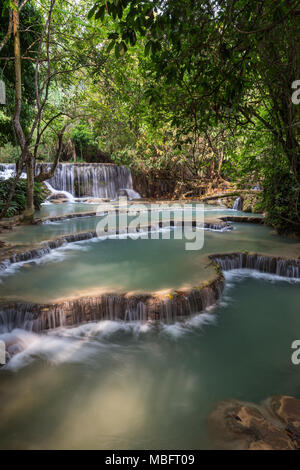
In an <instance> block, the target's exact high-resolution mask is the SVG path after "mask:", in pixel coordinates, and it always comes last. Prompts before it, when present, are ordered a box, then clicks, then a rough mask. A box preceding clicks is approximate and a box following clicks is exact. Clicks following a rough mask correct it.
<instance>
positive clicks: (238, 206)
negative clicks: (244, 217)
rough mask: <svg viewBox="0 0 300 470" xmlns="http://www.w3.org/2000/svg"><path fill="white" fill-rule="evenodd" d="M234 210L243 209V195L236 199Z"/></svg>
mask: <svg viewBox="0 0 300 470" xmlns="http://www.w3.org/2000/svg"><path fill="white" fill-rule="evenodd" d="M232 209H233V210H234V211H242V210H243V199H242V198H241V197H237V198H236V200H235V201H234V204H233V208H232Z"/></svg>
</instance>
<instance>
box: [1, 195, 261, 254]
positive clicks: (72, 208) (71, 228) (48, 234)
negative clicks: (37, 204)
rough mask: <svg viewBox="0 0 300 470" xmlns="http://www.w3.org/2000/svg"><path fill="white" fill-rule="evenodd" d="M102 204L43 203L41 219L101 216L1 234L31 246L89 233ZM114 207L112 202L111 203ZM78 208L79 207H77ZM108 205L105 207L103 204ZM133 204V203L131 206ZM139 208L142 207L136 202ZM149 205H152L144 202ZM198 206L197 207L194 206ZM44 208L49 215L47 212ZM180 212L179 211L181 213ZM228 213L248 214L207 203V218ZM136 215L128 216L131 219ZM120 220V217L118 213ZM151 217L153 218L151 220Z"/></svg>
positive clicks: (72, 219)
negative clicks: (69, 215) (79, 215)
mask: <svg viewBox="0 0 300 470" xmlns="http://www.w3.org/2000/svg"><path fill="white" fill-rule="evenodd" d="M101 206H102V205H101V204H100V205H99V204H98V205H94V204H83V203H75V204H71V203H65V204H57V205H55V204H46V205H44V206H42V208H41V211H38V212H37V213H36V214H38V218H43V217H59V216H64V215H67V214H74V213H84V212H97V213H98V214H99V216H86V217H82V216H81V217H78V218H70V219H65V220H61V221H54V222H47V223H44V224H39V225H20V226H18V227H16V228H15V229H14V230H13V231H11V232H9V233H6V234H2V235H0V239H1V240H3V241H4V240H5V241H6V242H8V243H11V244H18V245H32V244H34V243H41V242H43V241H46V240H50V239H53V238H58V237H61V236H64V235H67V234H71V233H77V232H88V231H93V230H96V226H97V223H98V222H99V220H100V219H99V218H100V214H101ZM112 206H113V205H112ZM76 207H77V208H78V209H76ZM104 207H106V206H104ZM128 207H130V205H129V206H128ZM136 207H140V205H137V206H136ZM145 207H147V208H149V207H150V206H149V204H145ZM155 207H156V210H157V211H159V210H160V207H161V205H160V204H156V205H155ZM193 207H195V206H193ZM45 211H47V212H46V214H47V215H45ZM161 212H162V213H164V211H161ZM181 212H182V211H177V212H176V213H177V214H178V213H181ZM195 215H196V211H195V209H193V210H192V211H191V216H192V217H195ZM227 215H245V213H244V212H239V211H233V210H231V209H222V208H220V207H218V206H208V205H205V206H204V217H205V219H206V220H207V219H209V220H211V219H218V217H224V216H227ZM246 215H247V216H257V215H256V214H246ZM132 218H134V217H128V220H131V219H132ZM117 220H118V216H117ZM149 220H150V219H149Z"/></svg>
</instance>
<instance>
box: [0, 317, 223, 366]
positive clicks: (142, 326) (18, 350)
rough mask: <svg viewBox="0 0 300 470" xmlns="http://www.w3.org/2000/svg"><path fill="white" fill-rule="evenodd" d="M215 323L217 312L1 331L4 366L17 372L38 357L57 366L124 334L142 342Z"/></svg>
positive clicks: (83, 356) (81, 358) (94, 351)
mask: <svg viewBox="0 0 300 470" xmlns="http://www.w3.org/2000/svg"><path fill="white" fill-rule="evenodd" d="M215 323H216V317H215V316H214V315H212V314H210V313H201V314H198V315H195V316H193V317H191V318H189V319H187V320H185V321H182V322H176V323H174V324H171V325H168V324H164V323H160V322H151V321H149V322H145V323H143V322H124V321H110V320H103V321H100V322H92V323H86V324H83V325H79V326H76V327H71V328H58V329H55V330H50V331H48V332H46V333H43V334H36V333H32V332H28V331H25V330H22V329H15V330H13V331H11V332H9V333H2V334H0V340H2V341H4V342H5V343H6V349H7V352H8V355H9V358H10V360H9V362H8V363H7V365H6V366H4V369H9V370H13V371H17V370H19V369H21V368H23V367H26V366H28V365H29V364H31V363H32V362H34V361H35V360H44V361H47V362H49V363H51V364H54V365H58V364H62V363H76V362H78V363H82V362H86V361H88V360H89V359H90V358H91V357H93V356H95V355H97V354H99V352H101V351H103V352H104V351H107V349H108V348H109V349H110V348H116V347H119V346H118V342H119V341H120V340H122V338H124V335H126V336H127V335H130V336H131V337H133V338H135V339H136V340H137V339H141V340H142V341H144V339H145V335H156V336H157V335H158V336H161V337H162V338H163V337H164V338H166V339H167V338H169V339H171V340H177V339H179V338H180V337H182V336H183V335H185V334H189V333H191V332H192V331H194V330H195V329H196V330H198V331H200V332H203V327H204V326H205V325H209V324H215Z"/></svg>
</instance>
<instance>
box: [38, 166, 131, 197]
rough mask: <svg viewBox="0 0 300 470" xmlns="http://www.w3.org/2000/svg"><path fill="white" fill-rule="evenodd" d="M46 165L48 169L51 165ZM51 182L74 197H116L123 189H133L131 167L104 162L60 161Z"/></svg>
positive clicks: (55, 187) (59, 189)
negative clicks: (75, 162)
mask: <svg viewBox="0 0 300 470" xmlns="http://www.w3.org/2000/svg"><path fill="white" fill-rule="evenodd" d="M45 166H46V170H47V168H48V167H49V165H46V164H45ZM37 170H38V171H39V168H37ZM49 183H50V185H51V186H52V187H53V188H54V189H55V190H57V191H60V192H61V191H66V192H67V193H71V194H72V196H74V197H95V198H108V199H116V198H117V197H118V195H119V191H120V190H121V189H123V188H126V189H128V190H133V186H132V177H131V171H130V169H129V168H126V167H124V166H116V165H111V164H102V163H96V164H85V163H83V164H80V163H79V164H72V163H60V164H59V165H58V166H57V169H56V171H55V174H54V176H53V177H52V178H51V179H50V180H49ZM128 196H129V197H130V195H128Z"/></svg>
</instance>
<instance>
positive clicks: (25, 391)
mask: <svg viewBox="0 0 300 470" xmlns="http://www.w3.org/2000/svg"><path fill="white" fill-rule="evenodd" d="M227 278H228V282H227V286H226V289H225V292H224V295H223V298H222V301H221V302H220V303H219V305H217V306H216V308H215V309H214V310H211V311H210V312H208V313H205V314H200V315H196V316H194V317H193V318H191V319H189V320H187V321H185V322H182V323H176V324H173V325H163V324H140V323H122V322H110V321H103V322H99V323H90V324H86V325H81V326H78V327H76V328H70V329H61V330H56V331H52V332H49V333H48V334H44V335H35V334H32V333H29V332H24V331H21V330H17V331H13V332H12V333H9V334H7V335H2V336H1V337H0V338H7V336H8V335H10V336H15V338H16V339H18V341H22V342H23V346H24V351H23V352H22V353H20V354H18V355H16V356H14V358H13V359H12V360H11V362H10V363H9V365H8V366H7V368H5V369H3V370H1V373H0V377H1V386H0V397H1V408H0V447H1V448H3V449H66V448H67V449H87V448H92V449H199V448H200V449H201V448H204V449H205V448H211V447H214V436H211V435H210V434H209V432H208V427H207V417H208V415H209V413H210V412H211V410H212V409H213V407H214V406H215V405H216V403H217V402H218V401H220V400H223V399H227V398H234V399H240V400H249V401H254V402H256V403H259V402H260V401H261V400H263V399H265V398H266V397H268V396H270V395H274V394H289V395H295V396H298V395H299V370H298V367H297V366H294V365H292V363H291V353H292V350H291V344H292V342H293V341H294V339H297V338H298V336H299V335H298V336H297V332H299V331H300V315H299V302H300V290H299V284H298V283H293V282H291V281H286V280H276V279H275V278H272V276H267V275H261V274H260V275H258V274H257V273H254V274H252V275H250V274H249V275H247V274H245V273H243V274H241V273H239V272H237V273H235V274H234V273H231V274H229V275H227Z"/></svg>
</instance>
